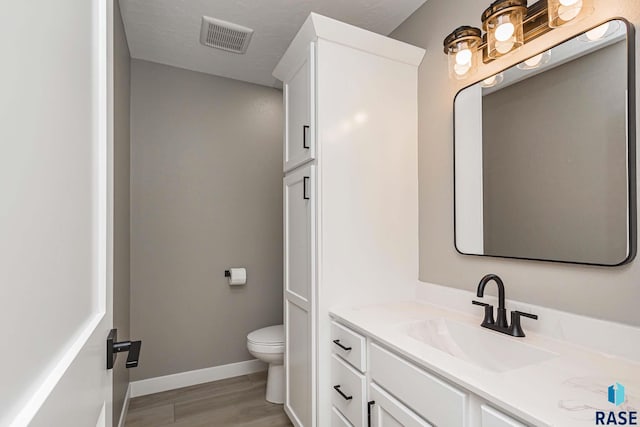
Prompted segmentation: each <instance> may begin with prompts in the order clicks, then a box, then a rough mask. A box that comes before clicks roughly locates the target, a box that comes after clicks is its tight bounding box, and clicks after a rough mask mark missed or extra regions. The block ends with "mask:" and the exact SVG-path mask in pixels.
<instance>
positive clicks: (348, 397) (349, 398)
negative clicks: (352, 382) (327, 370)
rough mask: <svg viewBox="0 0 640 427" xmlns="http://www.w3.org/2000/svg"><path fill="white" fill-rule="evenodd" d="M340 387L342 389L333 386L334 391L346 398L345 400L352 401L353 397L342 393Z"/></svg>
mask: <svg viewBox="0 0 640 427" xmlns="http://www.w3.org/2000/svg"><path fill="white" fill-rule="evenodd" d="M340 387H341V386H339V385H334V386H333V389H334V390H335V391H337V392H338V394H339V395H340V396H342V397H343V398H344V400H351V399H353V396H347V395H346V394H344V393H343V392H342V390H340Z"/></svg>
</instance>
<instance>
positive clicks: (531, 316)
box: [511, 310, 538, 320]
mask: <svg viewBox="0 0 640 427" xmlns="http://www.w3.org/2000/svg"><path fill="white" fill-rule="evenodd" d="M511 313H516V314H517V315H518V316H522V317H528V318H529V319H534V320H538V315H537V314H531V313H525V312H523V311H518V310H515V311H512V312H511Z"/></svg>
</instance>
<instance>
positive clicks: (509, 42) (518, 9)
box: [482, 0, 527, 59]
mask: <svg viewBox="0 0 640 427" xmlns="http://www.w3.org/2000/svg"><path fill="white" fill-rule="evenodd" d="M526 14H527V0H496V1H494V2H493V3H491V6H489V7H488V8H487V9H486V10H485V11H484V13H483V14H482V27H483V28H484V30H485V31H486V32H487V55H488V56H489V58H493V59H495V58H499V57H501V56H503V55H506V54H507V53H509V52H511V51H512V50H514V49H517V48H519V47H520V46H522V45H523V44H524V17H525V15H526Z"/></svg>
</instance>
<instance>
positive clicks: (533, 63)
mask: <svg viewBox="0 0 640 427" xmlns="http://www.w3.org/2000/svg"><path fill="white" fill-rule="evenodd" d="M542 55H544V53H541V54H540V55H536V56H534V57H533V58H529V59H527V60H526V61H524V63H525V64H527V67H530V68H535V67H537V66H538V65H540V63H541V62H542Z"/></svg>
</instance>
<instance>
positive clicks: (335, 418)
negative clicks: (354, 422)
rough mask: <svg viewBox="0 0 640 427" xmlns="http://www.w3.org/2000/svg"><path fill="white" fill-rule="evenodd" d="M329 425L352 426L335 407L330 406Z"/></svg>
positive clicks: (337, 426)
mask: <svg viewBox="0 0 640 427" xmlns="http://www.w3.org/2000/svg"><path fill="white" fill-rule="evenodd" d="M331 427H352V426H351V423H350V422H349V421H347V419H346V418H345V417H344V415H342V414H341V413H340V411H338V410H337V409H336V407H335V406H334V407H333V408H331Z"/></svg>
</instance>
